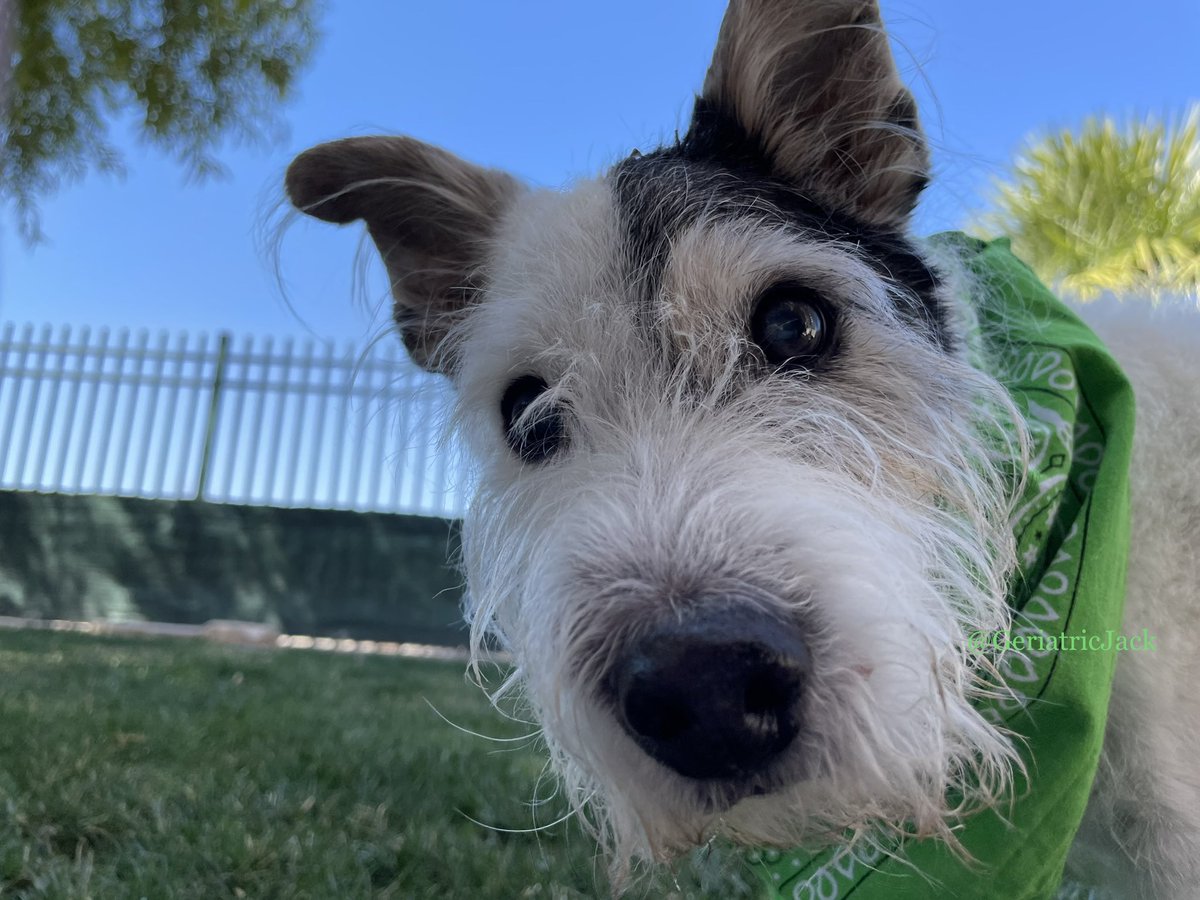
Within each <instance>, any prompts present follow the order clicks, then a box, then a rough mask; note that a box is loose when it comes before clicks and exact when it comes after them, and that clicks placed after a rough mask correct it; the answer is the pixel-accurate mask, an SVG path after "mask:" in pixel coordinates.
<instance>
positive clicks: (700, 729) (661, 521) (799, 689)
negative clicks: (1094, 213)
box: [287, 0, 1012, 866]
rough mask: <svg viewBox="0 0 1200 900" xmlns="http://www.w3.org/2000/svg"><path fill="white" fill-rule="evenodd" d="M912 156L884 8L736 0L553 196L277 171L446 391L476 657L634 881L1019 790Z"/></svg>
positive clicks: (471, 172) (376, 163) (994, 586)
mask: <svg viewBox="0 0 1200 900" xmlns="http://www.w3.org/2000/svg"><path fill="white" fill-rule="evenodd" d="M927 169H928V153H927V150H926V146H925V143H924V140H923V138H922V135H921V131H920V128H919V125H918V122H917V114H916V109H915V107H914V103H913V100H912V97H911V96H910V94H909V93H908V91H907V90H906V89H905V88H904V87H903V86H902V84H901V83H900V80H899V78H898V76H897V73H896V70H895V66H894V63H893V61H892V57H891V54H890V51H889V48H888V41H887V38H886V36H885V34H884V32H883V29H882V25H881V22H880V17H879V11H878V8H877V5H876V3H875V2H874V0H804V2H797V0H734V2H733V3H732V5H731V7H730V10H729V12H728V14H727V15H726V19H725V22H724V24H723V26H722V28H721V33H720V37H719V41H718V45H717V48H716V53H715V56H714V59H713V63H712V66H711V68H710V69H709V72H708V75H707V78H706V79H705V81H704V86H703V90H702V92H701V94H700V96H699V97H698V99H697V101H696V105H695V110H694V113H693V118H692V122H691V125H690V128H689V130H688V131H687V133H686V134H685V135H684V136H683V138H682V139H681V140H679V141H678V143H676V144H675V145H673V146H668V147H664V148H662V149H659V150H657V151H654V152H652V153H646V154H639V153H636V152H635V153H634V154H633V155H631V156H630V157H629V158H627V159H624V160H622V161H620V162H619V163H617V164H616V165H615V166H613V167H612V168H611V169H610V170H609V171H608V172H607V173H606V174H604V175H603V176H602V177H600V178H598V179H595V180H589V181H583V182H581V183H579V184H578V185H577V186H576V187H575V188H574V189H572V190H570V191H568V192H550V191H534V190H527V189H525V188H524V187H523V186H522V185H521V184H519V183H518V182H517V181H516V180H515V179H513V178H512V177H510V176H508V175H506V174H503V173H500V172H495V171H489V170H485V169H482V168H479V167H476V166H473V165H471V164H469V163H466V162H463V161H462V160H460V159H457V158H456V157H454V156H452V155H450V154H449V153H447V152H445V151H443V150H439V149H436V148H433V147H430V146H427V145H424V144H421V143H419V142H417V141H414V140H411V139H407V138H361V139H351V140H346V141H339V142H335V143H332V144H325V145H322V146H319V147H316V148H314V149H312V150H309V151H308V152H306V153H304V154H302V155H301V156H300V157H299V158H297V159H296V161H295V162H294V163H293V164H292V167H291V169H290V170H289V172H288V178H287V186H288V191H289V193H290V195H291V198H292V200H293V202H294V203H295V204H296V206H297V207H299V208H300V209H301V210H303V211H305V212H307V213H310V214H312V215H314V216H317V217H319V218H322V219H325V220H327V221H331V222H337V223H347V222H351V221H354V220H358V219H362V220H365V222H366V224H367V227H368V229H369V231H370V234H371V235H372V237H373V238H374V240H375V242H376V244H377V245H378V247H379V250H380V252H381V254H382V256H383V259H384V261H385V263H386V265H387V267H388V270H389V272H390V274H391V279H392V284H393V292H394V296H395V310H396V321H397V323H398V324H399V327H400V330H401V333H402V335H403V338H404V342H405V344H406V345H407V347H408V348H409V350H410V352H411V354H412V356H413V358H414V359H415V360H416V361H417V362H418V363H419V364H421V365H423V366H425V367H426V368H429V369H431V370H434V371H439V372H444V373H446V374H448V375H449V376H450V377H451V378H452V379H453V381H454V382H455V385H456V387H457V389H458V396H459V401H458V402H459V407H458V421H459V422H460V424H461V426H462V429H463V432H464V434H465V435H466V437H467V439H468V443H469V446H470V447H471V448H472V449H473V450H474V453H475V455H476V457H477V459H478V460H479V463H480V466H481V472H480V479H479V484H480V488H479V491H478V494H477V496H476V497H475V498H474V501H473V502H472V504H471V507H470V512H469V514H468V516H467V521H466V525H465V561H466V568H467V575H468V591H469V595H470V597H471V604H472V605H471V609H470V616H471V621H472V626H473V629H474V633H475V639H476V645H477V646H478V644H479V639H480V637H481V636H482V635H483V634H484V632H485V631H491V632H493V633H494V634H496V635H497V636H498V637H499V639H500V640H501V641H502V642H503V644H504V645H505V646H506V647H507V648H508V649H510V650H511V651H512V653H513V654H514V658H515V660H516V670H515V674H514V679H516V681H517V682H518V683H520V684H522V685H523V686H524V688H525V691H526V695H527V696H528V699H529V702H530V704H531V705H532V707H533V709H534V711H535V713H536V715H537V716H538V718H539V720H540V722H541V724H542V726H543V728H544V731H545V734H546V738H547V742H548V744H549V746H550V749H551V752H552V754H553V756H554V759H555V762H556V764H557V766H558V768H559V771H560V773H561V774H562V775H563V776H564V778H565V779H566V781H567V783H568V785H569V786H570V788H571V789H572V792H573V796H574V797H575V799H576V800H578V801H579V802H580V803H581V804H582V803H583V802H584V801H590V802H591V809H593V810H594V811H595V813H596V815H597V817H598V818H597V821H598V823H599V824H600V826H601V827H600V831H601V832H602V833H603V834H605V835H607V836H609V837H611V838H612V840H613V843H614V845H615V846H614V849H615V852H616V858H617V859H618V866H620V864H621V863H623V862H624V861H627V860H628V859H629V858H630V857H631V856H635V855H643V856H645V855H652V856H657V857H661V856H665V855H670V854H671V853H673V852H677V851H679V850H681V849H685V848H687V847H690V846H693V845H695V844H696V843H699V842H701V841H703V840H705V839H706V838H707V836H708V835H710V834H711V833H712V832H713V831H715V830H721V831H723V832H725V833H727V834H731V835H733V836H734V837H736V838H739V839H742V840H745V841H748V842H754V843H759V844H773V845H787V844H794V843H798V842H800V841H802V840H811V839H813V838H814V837H815V836H824V835H835V834H843V833H844V832H845V830H846V829H858V830H864V829H867V828H870V827H873V826H879V825H883V826H887V825H892V826H894V827H901V825H902V824H903V827H905V828H906V829H908V830H913V829H915V830H916V831H917V832H919V833H924V834H942V835H945V836H948V833H949V832H948V827H949V823H950V822H951V820H952V818H953V815H954V814H955V812H956V811H957V810H955V809H951V808H949V804H948V801H947V799H946V798H947V796H948V794H950V795H953V796H957V797H959V798H962V799H964V802H969V801H970V800H971V799H979V798H984V799H989V798H991V797H993V796H995V792H996V790H997V789H998V787H999V786H1000V785H1001V784H1002V783H1003V781H1004V777H1005V773H1006V771H1007V766H1008V764H1009V761H1010V760H1011V758H1012V757H1011V750H1010V748H1009V745H1008V743H1007V742H1006V740H1005V739H1004V737H1003V735H1002V734H1001V733H1000V732H999V731H998V730H997V729H996V728H995V727H993V726H992V725H991V724H990V723H989V722H987V721H986V720H985V719H984V718H983V717H982V716H981V715H980V714H979V713H978V712H976V710H975V709H974V708H973V706H972V703H971V701H972V699H973V698H974V697H975V696H976V695H977V694H978V693H979V691H981V690H983V688H982V687H981V683H980V680H979V678H978V674H977V672H976V670H975V668H974V667H973V665H972V661H971V659H970V654H969V652H968V648H967V647H966V635H967V633H968V632H969V631H970V630H973V629H986V628H1001V627H1003V626H1004V624H1005V615H1006V614H1005V605H1004V589H1005V584H1006V579H1007V576H1008V573H1009V570H1010V567H1011V561H1012V560H1011V556H1012V550H1011V539H1010V538H1009V536H1008V529H1007V519H1006V510H1007V502H1008V494H1007V493H1006V488H1005V483H1004V480H1003V478H1002V477H1001V476H1000V474H999V472H998V469H997V466H996V465H995V463H994V456H995V451H996V450H997V437H996V435H997V429H996V428H995V427H993V426H994V425H995V424H996V415H997V410H998V409H1002V408H1003V407H1004V404H1005V399H1004V395H1003V393H1002V392H1001V391H1000V389H999V388H998V386H997V385H996V384H995V383H994V382H993V381H991V380H990V379H989V378H987V377H986V376H984V375H982V374H980V373H978V372H976V371H975V370H974V369H973V368H972V367H971V366H970V365H968V363H967V362H966V354H965V352H964V347H963V344H964V330H965V329H964V326H963V324H962V321H961V319H960V316H961V310H960V309H959V307H958V306H957V305H956V304H955V303H954V302H953V294H954V285H953V283H952V282H953V278H951V277H950V276H949V273H948V272H945V271H943V272H939V271H938V270H936V269H935V268H934V267H933V266H932V265H931V264H930V262H929V261H927V259H926V257H925V256H924V255H923V253H922V252H921V250H920V249H919V247H918V245H917V244H915V243H914V241H913V239H912V238H911V237H910V236H909V234H908V221H909V217H910V214H911V213H912V210H913V206H914V204H915V203H916V200H917V197H918V194H919V193H920V191H921V189H922V187H923V186H924V184H925V181H926V175H927Z"/></svg>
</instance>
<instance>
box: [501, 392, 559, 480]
mask: <svg viewBox="0 0 1200 900" xmlns="http://www.w3.org/2000/svg"><path fill="white" fill-rule="evenodd" d="M546 387H547V386H546V382H544V381H542V379H540V378H538V377H537V376H536V375H522V376H521V377H520V378H518V379H517V380H516V381H514V382H513V383H512V384H510V385H509V386H508V388H507V390H505V392H504V396H503V397H501V398H500V416H501V418H502V419H503V420H504V439H505V440H506V441H507V442H508V446H509V447H511V448H512V452H513V453H515V454H517V456H519V457H520V458H521V459H522V460H523V461H525V462H527V463H540V462H544V461H545V460H546V459H548V458H549V457H550V456H551V455H552V454H554V453H555V452H557V451H558V450H559V449H560V448H561V447H562V445H563V444H564V443H565V441H566V434H567V430H566V426H565V424H564V422H563V415H562V411H561V410H560V409H559V408H558V407H557V406H545V407H543V408H541V409H538V410H535V411H534V414H533V417H532V418H526V420H525V421H522V420H521V418H522V416H524V415H525V413H526V411H527V410H528V409H529V407H530V406H531V405H532V404H533V402H534V401H535V400H537V398H538V397H540V396H541V395H542V394H544V393H545V392H546Z"/></svg>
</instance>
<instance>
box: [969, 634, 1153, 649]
mask: <svg viewBox="0 0 1200 900" xmlns="http://www.w3.org/2000/svg"><path fill="white" fill-rule="evenodd" d="M967 648H968V649H970V650H972V651H974V652H976V653H979V652H982V651H984V650H1001V651H1003V650H1016V651H1017V652H1018V653H1060V652H1067V653H1070V652H1080V651H1091V652H1093V653H1106V652H1111V651H1113V650H1115V651H1117V652H1118V653H1126V652H1134V653H1138V652H1145V651H1147V650H1149V651H1151V652H1153V651H1155V650H1157V649H1158V646H1157V645H1156V643H1155V636H1154V635H1152V634H1151V633H1150V631H1149V629H1146V628H1143V629H1142V630H1141V631H1140V632H1139V633H1137V634H1120V633H1119V632H1116V631H1114V630H1112V629H1111V628H1110V629H1108V630H1106V631H1101V632H1098V633H1096V634H1088V632H1087V629H1086V628H1084V629H1081V630H1080V632H1079V634H1066V633H1065V632H1064V633H1061V634H1046V633H1044V632H1039V631H1035V632H1018V633H1015V634H1014V633H1013V632H1011V631H972V632H971V633H970V634H968V635H967Z"/></svg>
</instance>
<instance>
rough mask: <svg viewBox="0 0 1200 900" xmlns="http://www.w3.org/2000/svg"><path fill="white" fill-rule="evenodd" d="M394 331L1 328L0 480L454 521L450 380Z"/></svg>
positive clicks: (458, 493) (457, 493)
mask: <svg viewBox="0 0 1200 900" xmlns="http://www.w3.org/2000/svg"><path fill="white" fill-rule="evenodd" d="M397 345H398V342H397V341H389V342H386V344H384V345H383V347H382V349H380V348H376V349H373V350H371V351H369V352H366V353H359V352H356V351H355V350H354V348H353V347H351V346H344V347H342V348H341V349H340V350H339V349H338V348H336V347H335V346H334V345H333V344H332V343H317V342H315V341H311V340H310V341H305V342H296V341H294V340H292V339H285V340H283V341H274V340H272V339H271V338H266V339H265V340H255V339H253V338H249V337H246V338H241V339H235V338H234V337H232V336H230V335H228V334H224V333H223V334H220V335H217V336H215V337H212V338H210V337H209V336H207V335H203V334H201V335H199V336H193V335H189V334H187V333H178V334H174V335H170V334H167V333H165V332H164V333H160V334H157V335H153V336H152V335H151V334H150V333H148V332H145V331H140V332H137V333H133V332H131V331H129V330H117V331H110V330H108V329H103V328H102V329H99V330H96V331H92V330H90V329H88V328H81V329H72V328H70V327H66V326H64V327H62V328H60V329H57V331H56V330H55V329H53V328H51V327H50V326H44V327H42V328H39V329H35V328H34V327H33V326H31V325H26V326H24V327H23V328H21V329H17V328H16V327H15V326H14V325H12V324H11V323H10V324H7V325H5V326H4V328H3V329H2V330H0V487H7V488H19V489H25V490H38V491H61V492H68V493H99V494H122V495H130V496H140V497H156V498H171V499H181V498H183V499H192V498H199V499H204V500H211V501H218V502H230V503H251V504H265V505H273V506H312V507H331V508H340V509H360V510H375V511H388V512H413V513H422V514H427V515H441V516H456V515H459V514H460V513H461V511H462V507H463V496H462V489H463V487H464V485H463V484H462V482H461V478H460V472H461V465H460V463H459V454H458V453H457V451H456V449H455V447H454V445H453V443H452V442H451V441H449V440H448V439H446V438H445V436H444V427H443V423H444V419H443V417H442V410H443V409H444V407H445V400H446V393H445V392H446V391H447V390H448V387H447V386H446V385H445V384H443V383H442V381H441V380H440V379H437V378H434V377H432V376H429V375H426V374H425V373H423V372H421V371H420V370H418V369H416V368H415V367H414V366H413V365H412V364H411V363H409V362H408V360H407V359H406V358H404V355H403V353H402V351H401V350H400V349H399V348H398V346H397Z"/></svg>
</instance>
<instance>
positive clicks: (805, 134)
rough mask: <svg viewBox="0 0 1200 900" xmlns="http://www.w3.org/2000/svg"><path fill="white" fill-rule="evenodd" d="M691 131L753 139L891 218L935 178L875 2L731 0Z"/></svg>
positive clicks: (798, 174) (895, 222)
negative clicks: (731, 125)
mask: <svg viewBox="0 0 1200 900" xmlns="http://www.w3.org/2000/svg"><path fill="white" fill-rule="evenodd" d="M729 123H734V124H735V128H734V129H733V131H734V132H735V133H734V134H732V135H731V134H730V133H729V132H730V129H729V127H728V124H729ZM688 137H689V138H690V139H692V140H695V141H709V142H713V141H715V142H716V143H717V144H723V145H724V146H723V147H718V148H717V149H718V150H721V151H724V152H726V153H735V154H736V152H737V150H736V148H733V147H730V146H729V145H730V144H731V143H734V142H736V141H737V140H744V139H748V140H749V141H750V142H751V143H752V144H753V145H754V146H755V152H756V153H758V154H760V155H763V156H765V158H766V159H767V161H768V164H769V166H770V168H771V170H772V174H774V175H776V176H779V177H782V178H785V179H786V180H788V181H791V182H793V183H795V184H797V185H798V186H800V187H802V188H804V189H806V190H811V191H812V192H814V193H815V194H818V195H820V197H821V199H823V200H825V201H826V202H828V203H831V204H833V205H834V206H837V207H841V208H842V209H845V210H846V211H847V212H850V213H853V214H854V215H856V216H858V217H859V218H861V219H863V220H865V221H867V222H871V223H874V224H877V225H883V226H888V227H895V228H899V227H903V226H904V225H905V224H906V222H907V220H908V217H909V215H910V214H911V213H912V210H913V207H914V206H915V205H916V201H917V196H918V195H919V194H920V192H921V190H922V188H924V186H925V184H926V181H927V180H928V171H929V152H928V150H927V148H926V146H925V141H924V138H923V136H922V134H921V129H920V126H919V125H918V123H917V109H916V104H915V103H914V102H913V98H912V95H911V94H910V93H909V92H908V90H907V89H906V88H905V87H904V85H903V84H902V83H901V81H900V77H899V75H898V73H897V71H896V66H895V62H894V61H893V59H892V54H891V50H890V49H889V47H888V39H887V35H886V34H885V33H884V30H883V22H882V19H881V17H880V13H879V5H878V3H877V2H876V0H732V2H731V3H730V4H729V9H728V11H727V12H726V14H725V20H724V21H723V22H722V23H721V32H720V36H719V37H718V39H717V48H716V51H715V53H714V55H713V61H712V66H711V67H710V68H709V71H708V76H707V78H705V81H704V88H703V91H702V93H701V96H700V98H699V99H698V100H697V103H696V113H695V116H694V118H693V121H692V126H691V130H690V131H689V135H688Z"/></svg>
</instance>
